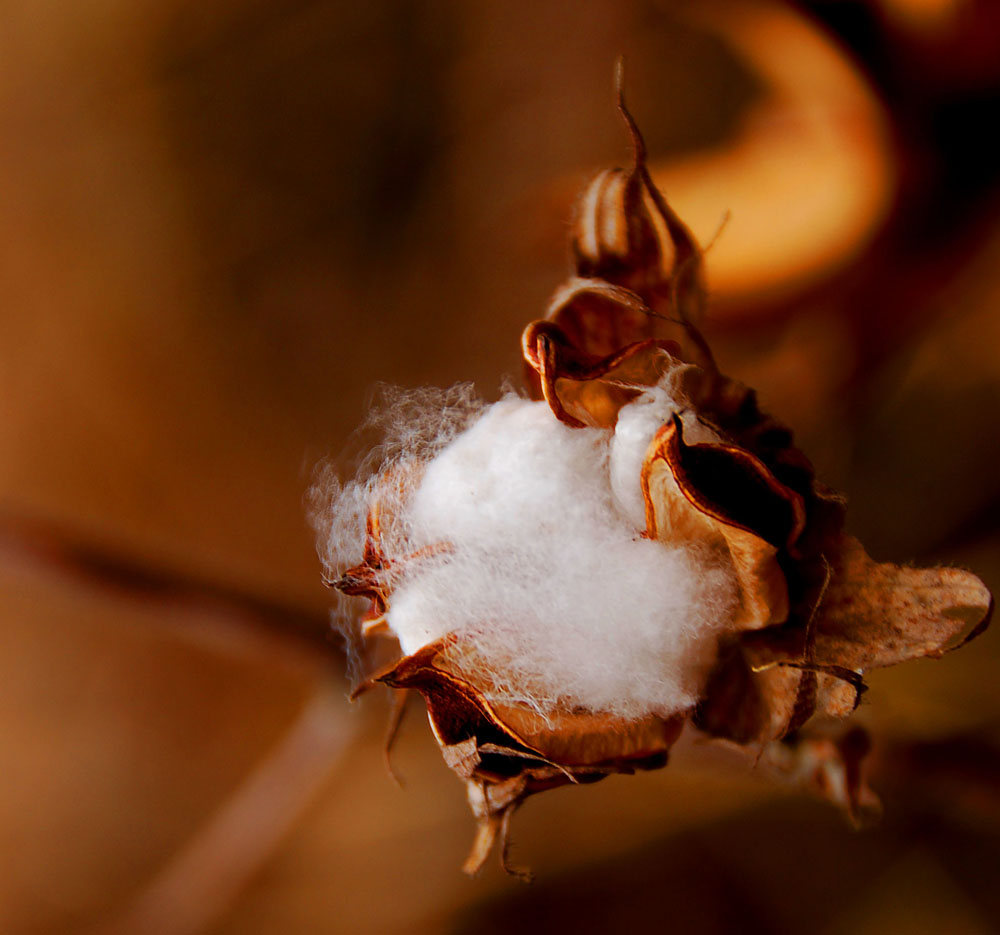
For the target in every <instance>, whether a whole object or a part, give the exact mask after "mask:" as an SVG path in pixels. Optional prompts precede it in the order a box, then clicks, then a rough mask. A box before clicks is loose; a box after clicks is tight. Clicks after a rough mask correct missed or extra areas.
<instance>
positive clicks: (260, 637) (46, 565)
mask: <svg viewBox="0 0 1000 935" xmlns="http://www.w3.org/2000/svg"><path fill="white" fill-rule="evenodd" d="M0 566H2V567H4V568H6V569H8V570H9V571H12V572H15V573H16V574H18V575H19V576H21V577H28V578H36V579H41V580H43V581H48V582H53V581H55V582H58V583H60V584H64V585H67V584H68V585H70V586H75V587H78V588H85V589H88V590H90V591H93V592H98V593H99V594H100V595H101V596H104V597H109V598H113V599H117V600H122V601H131V602H136V603H138V604H140V605H141V606H142V608H143V610H144V611H147V612H148V610H149V609H154V610H155V611H157V612H158V617H157V620H158V621H159V620H161V619H162V622H163V623H165V624H168V625H170V626H171V627H172V628H174V629H176V630H178V631H180V632H181V633H182V634H183V635H184V636H186V637H187V638H189V639H194V640H196V641H198V642H199V643H202V644H210V645H213V646H217V647H220V648H223V649H225V650H227V651H230V652H235V653H237V654H238V653H245V652H251V653H255V654H257V653H259V654H267V655H270V656H272V657H277V658H278V659H283V660H285V661H287V662H289V663H293V664H296V663H297V664H307V665H315V664H317V663H318V662H321V661H326V662H328V663H333V664H334V665H335V666H336V667H337V668H340V663H341V659H342V654H341V651H340V648H339V646H338V645H337V643H336V642H335V641H334V640H333V638H332V633H331V630H330V625H329V620H328V618H327V616H326V614H324V613H322V612H320V611H316V610H313V609H309V608H304V607H300V606H296V605H294V604H289V603H282V602H279V601H274V600H271V599H268V598H265V597H261V596H260V595H257V594H253V593H251V592H248V591H245V590H242V589H240V588H238V587H233V586H231V585H226V584H220V583H218V582H213V581H209V580H206V579H201V578H197V577H194V576H190V575H185V574H182V573H179V572H176V571H172V570H169V569H165V568H160V567H156V566H154V565H151V564H148V563H144V562H142V561H139V560H136V559H133V558H130V557H127V556H123V555H120V554H116V553H114V552H112V551H110V550H108V549H103V548H100V547H98V546H95V545H93V544H90V543H88V542H86V541H85V540H84V539H83V538H82V537H79V536H77V535H74V534H73V533H72V532H71V531H69V530H66V529H63V528H61V527H59V526H57V525H56V524H53V523H47V522H44V521H41V520H37V519H33V518H28V517H24V516H18V515H14V514H12V513H11V512H9V511H0Z"/></svg>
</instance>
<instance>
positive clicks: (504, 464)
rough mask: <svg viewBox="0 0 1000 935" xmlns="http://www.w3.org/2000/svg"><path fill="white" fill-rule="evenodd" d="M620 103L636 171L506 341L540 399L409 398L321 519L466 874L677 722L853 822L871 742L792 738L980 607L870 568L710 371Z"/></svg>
mask: <svg viewBox="0 0 1000 935" xmlns="http://www.w3.org/2000/svg"><path fill="white" fill-rule="evenodd" d="M619 107H620V110H621V114H622V116H623V118H624V119H625V122H626V125H627V127H628V129H629V131H630V134H631V137H632V141H633V146H634V152H635V158H634V163H633V165H632V166H631V168H629V169H614V170H610V171H607V172H604V173H602V174H601V175H600V176H598V178H597V179H595V181H594V182H593V183H592V184H591V185H590V187H589V188H588V189H587V190H586V192H585V193H584V196H583V198H582V200H581V203H580V211H579V217H578V218H577V220H576V224H575V228H574V230H573V236H572V249H573V255H574V258H575V266H576V270H575V275H574V276H573V278H571V279H570V280H569V281H568V282H567V283H566V284H565V285H563V286H562V287H561V288H560V289H559V290H557V292H556V294H555V297H554V298H553V300H552V303H551V305H550V307H549V309H548V313H547V315H546V317H545V318H544V319H543V320H539V321H535V322H532V323H531V324H529V325H528V326H527V328H525V331H524V335H523V350H524V358H525V361H526V365H527V370H528V378H529V384H530V387H531V391H532V395H533V396H534V398H535V400H538V401H535V400H533V399H527V398H524V397H521V396H517V395H514V394H508V395H507V396H505V397H504V398H503V399H501V400H500V401H499V402H497V403H494V404H492V405H487V404H486V403H483V402H481V401H477V400H476V399H475V398H474V396H472V394H471V393H470V392H469V391H468V388H460V389H458V390H452V391H443V392H440V393H433V392H429V391H421V394H420V396H419V398H415V397H401V398H400V399H399V400H397V403H396V405H395V407H393V408H392V409H391V410H390V413H389V419H388V422H387V441H386V444H385V445H384V446H383V448H382V455H383V457H382V460H381V462H380V463H379V464H378V465H376V466H374V467H371V468H370V469H369V470H368V471H367V473H364V474H363V475H362V476H361V477H359V478H358V479H357V480H354V481H351V482H349V483H347V484H339V483H334V485H333V487H332V489H328V490H326V497H325V501H324V502H325V503H326V504H327V506H326V507H325V508H324V509H322V510H320V511H319V513H318V514H317V516H316V523H317V527H318V529H319V531H320V538H321V551H322V553H323V557H324V559H325V562H326V565H327V570H328V574H329V576H330V578H329V583H330V584H331V585H332V586H333V587H334V588H336V589H337V590H338V591H340V592H342V593H343V594H345V595H349V596H352V597H356V598H362V599H364V601H365V602H366V604H365V609H364V610H363V612H359V614H358V618H357V620H356V621H355V625H356V628H357V631H358V633H359V634H360V635H361V636H363V637H364V638H372V639H374V638H377V637H379V636H380V635H387V636H390V637H393V638H394V639H395V640H396V641H398V645H399V647H400V650H401V652H402V657H401V658H398V659H397V661H395V662H393V663H392V664H391V665H389V666H388V667H386V668H384V669H383V670H381V671H379V672H376V673H375V674H373V675H371V676H370V677H369V678H368V679H366V680H365V681H364V682H363V683H362V684H361V686H360V688H359V691H361V690H364V689H365V688H368V687H370V686H372V685H375V684H383V685H387V686H389V687H390V688H392V689H395V690H397V691H398V692H401V693H405V692H411V691H415V692H418V693H419V694H420V695H422V696H423V698H424V701H425V702H426V706H427V712H428V716H429V718H430V723H431V726H432V728H433V731H434V735H435V737H436V738H437V740H438V742H439V743H440V745H441V749H442V752H443V754H444V758H445V761H446V762H447V763H448V765H449V766H450V767H451V768H452V769H453V770H454V771H455V773H457V774H458V776H459V777H461V779H462V780H464V781H465V783H466V784H467V787H468V796H469V802H470V805H471V807H472V810H473V813H474V814H475V816H476V818H477V820H478V822H479V833H478V835H477V837H476V840H475V845H474V847H473V850H472V853H471V855H470V857H469V860H468V862H467V864H466V869H467V870H468V871H469V872H474V871H476V870H478V869H479V867H480V866H481V865H482V863H483V861H484V860H485V859H486V857H487V856H488V854H489V853H490V852H491V850H492V849H493V847H494V845H495V844H496V842H497V840H498V839H500V840H501V848H500V849H501V854H502V855H503V854H504V852H505V850H506V848H505V838H506V832H507V828H508V824H509V821H510V816H511V814H512V813H513V811H514V810H515V809H516V808H517V807H518V806H519V805H520V804H521V803H522V802H523V801H524V800H525V799H526V798H527V797H528V796H530V795H533V794H534V793H536V792H541V791H544V790H546V789H552V788H555V787H557V786H562V785H565V784H567V783H586V782H594V781H596V780H599V779H602V778H603V777H605V776H607V775H609V774H611V773H631V772H634V771H635V770H646V769H657V768H659V767H662V766H664V765H665V764H666V762H667V756H668V752H669V750H670V748H671V746H672V744H673V743H674V742H675V741H676V740H677V738H678V736H679V734H680V732H681V730H682V728H683V727H684V725H685V724H689V725H691V726H692V728H693V729H696V730H698V731H701V732H702V733H703V734H705V735H707V736H709V737H711V738H720V739H723V740H726V741H729V742H731V743H734V744H737V745H742V746H743V747H745V748H746V749H747V750H748V752H749V753H750V754H751V756H753V757H755V758H760V760H761V761H762V762H764V763H765V764H770V766H771V767H772V768H774V769H775V770H776V771H778V772H780V773H782V774H785V775H787V776H790V777H792V778H797V779H798V780H799V781H801V782H803V783H805V784H807V785H810V786H812V787H813V788H815V789H816V790H818V791H819V792H821V794H823V795H825V796H826V797H827V798H830V799H831V800H832V801H835V802H838V803H839V804H841V805H842V806H843V807H844V808H845V810H846V811H847V812H848V813H849V814H850V815H851V816H852V818H853V819H854V820H856V821H858V822H861V821H865V820H867V819H869V818H870V817H871V816H872V815H873V814H874V813H875V812H876V810H877V799H876V798H875V797H874V794H873V793H872V792H871V790H869V789H868V787H867V786H866V785H865V784H864V781H863V778H862V776H861V765H860V763H861V759H862V757H863V755H864V752H865V750H866V749H867V745H866V743H864V742H861V741H860V740H859V739H858V738H859V736H860V735H859V734H858V732H857V731H854V732H851V733H849V734H848V735H847V737H846V739H845V740H844V741H842V742H841V743H839V744H838V743H835V742H833V741H831V740H828V739H824V738H820V737H809V736H807V735H805V734H804V733H803V732H802V729H803V727H804V726H805V725H806V724H807V722H809V721H810V719H811V718H813V717H815V716H816V715H833V716H836V717H843V716H845V715H848V714H850V713H851V712H852V711H853V710H854V708H855V707H856V706H857V703H858V700H859V698H860V696H861V693H862V692H863V691H864V681H863V678H864V674H865V673H866V672H867V671H868V670H870V669H873V668H876V667H879V666H886V665H894V664H896V663H898V662H903V661H905V660H907V659H914V658H918V657H921V656H940V655H941V654H942V653H943V652H945V651H947V650H948V649H950V648H954V647H956V646H958V645H961V643H963V642H965V641H967V640H968V639H970V638H972V637H973V636H975V635H977V634H978V633H980V632H982V630H983V629H985V627H986V624H987V622H988V619H989V615H990V610H991V606H992V599H991V596H990V594H989V592H988V590H987V589H986V587H985V586H984V585H983V583H982V582H981V581H980V580H979V579H978V578H977V577H975V576H974V575H973V574H971V573H969V572H966V571H962V570H959V569H955V568H932V569H917V568H908V567H904V566H899V565H891V564H881V563H877V562H874V561H872V560H871V559H870V558H869V557H868V555H867V554H866V553H865V551H864V549H863V548H862V546H861V545H860V543H858V542H857V540H855V539H853V538H852V537H850V536H849V535H847V534H846V533H845V532H844V531H843V521H844V501H843V499H842V498H841V497H839V496H838V495H837V494H835V493H833V492H832V491H830V490H828V489H827V488H825V487H824V486H823V485H822V484H820V483H819V482H818V481H817V480H816V478H815V477H814V474H813V469H812V466H811V465H810V463H809V460H808V459H807V458H806V457H805V455H803V454H802V452H800V451H799V450H798V449H797V448H796V447H795V446H794V444H793V442H792V436H791V433H790V432H789V431H788V429H787V428H785V427H784V426H783V425H781V424H780V423H779V422H777V421H775V420H774V419H773V418H771V417H770V416H768V415H767V414H765V413H763V412H761V410H760V409H759V408H758V405H757V400H756V397H755V395H754V392H753V390H751V389H748V388H747V387H745V386H742V385H740V384H739V383H736V382H734V381H732V380H730V379H729V378H727V377H725V376H723V375H722V374H721V373H719V371H718V369H717V367H716V365H715V361H714V359H713V356H712V353H711V350H710V348H709V346H708V344H707V343H706V342H705V340H704V338H703V337H702V335H701V333H700V331H699V329H698V323H699V321H700V318H701V313H702V307H703V304H704V290H703V287H702V280H701V254H700V252H699V249H698V246H697V245H696V244H695V242H694V239H693V238H692V236H691V234H690V232H689V231H688V229H687V228H686V227H685V226H684V224H683V223H682V222H681V221H680V219H679V218H678V217H677V216H676V215H675V214H674V213H673V211H672V210H671V209H670V207H669V206H668V205H667V203H666V201H665V200H664V198H663V196H662V195H661V194H660V193H659V192H658V191H657V190H656V188H655V187H654V186H653V184H652V182H651V180H650V176H649V172H648V171H647V169H646V160H645V148H644V144H643V141H642V137H641V136H640V134H639V131H638V129H637V128H636V126H635V124H634V122H633V120H632V118H631V116H630V115H629V113H628V111H627V109H626V107H625V104H624V101H623V100H622V99H621V96H620V95H619ZM394 418H395V422H394V421H393V419H394ZM503 859H504V863H505V866H506V861H505V857H504V858H503Z"/></svg>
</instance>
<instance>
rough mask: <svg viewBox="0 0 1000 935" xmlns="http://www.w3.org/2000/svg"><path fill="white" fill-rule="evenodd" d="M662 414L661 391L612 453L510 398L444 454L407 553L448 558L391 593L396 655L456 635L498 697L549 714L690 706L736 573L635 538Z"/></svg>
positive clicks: (422, 492) (416, 498) (424, 490)
mask: <svg viewBox="0 0 1000 935" xmlns="http://www.w3.org/2000/svg"><path fill="white" fill-rule="evenodd" d="M669 405H670V403H669V399H668V397H667V394H666V392H665V391H662V390H661V391H658V394H657V395H654V396H652V397H651V398H650V400H649V401H648V402H645V403H643V405H641V406H637V407H636V411H635V413H634V417H632V416H627V417H626V423H625V433H624V435H623V440H622V442H621V443H618V442H617V441H615V440H612V438H611V435H610V433H609V432H607V431H605V430H599V429H571V428H568V427H566V426H565V425H562V424H561V423H559V422H558V421H557V420H556V419H555V418H554V417H553V415H552V413H551V411H550V410H549V408H548V407H547V406H546V405H545V404H544V403H533V402H529V401H526V400H523V399H517V398H507V399H504V400H502V401H501V402H499V403H497V404H495V405H493V406H491V407H488V408H487V409H486V410H485V411H484V412H483V414H482V415H481V416H480V417H479V418H478V419H477V420H476V421H475V422H474V423H473V424H472V425H471V427H470V428H468V429H467V430H466V431H465V432H464V433H462V434H460V435H458V436H457V437H456V438H455V439H454V440H453V441H451V442H450V443H449V444H448V445H447V446H446V447H445V448H443V449H442V450H441V452H440V453H439V454H438V455H437V457H436V458H434V460H433V461H431V462H430V463H429V464H428V465H426V467H425V468H424V470H423V473H422V476H421V478H420V480H419V483H418V485H417V486H416V489H415V490H413V491H412V494H411V496H410V499H409V502H408V504H407V506H406V528H407V530H408V534H409V536H410V543H409V544H410V546H411V548H412V549H416V548H422V547H427V546H434V545H436V544H437V545H440V544H442V543H447V551H444V552H438V553H437V554H435V555H433V556H431V557H426V558H420V559H416V560H414V561H412V562H409V563H408V564H407V565H406V567H405V568H404V570H403V572H402V577H401V579H400V580H399V581H398V582H396V586H395V590H394V591H393V594H392V597H391V601H390V608H389V613H388V617H387V619H388V622H389V625H390V626H391V627H392V629H393V631H394V632H395V633H396V634H397V636H398V637H399V639H400V643H401V646H402V649H403V651H404V652H406V653H412V652H413V651H415V650H416V649H418V648H420V647H421V646H423V645H426V644H427V643H429V642H431V641H433V640H435V639H438V638H440V637H441V636H444V635H445V634H447V633H453V632H454V633H459V634H461V636H462V638H463V641H465V642H467V643H469V644H470V645H472V646H473V647H474V648H475V651H476V653H477V656H478V657H479V658H480V659H482V660H484V661H485V662H484V665H486V666H487V668H488V669H489V672H488V673H485V674H486V675H487V676H488V680H491V681H492V684H493V690H494V693H495V695H496V696H497V697H499V698H500V699H502V700H506V701H517V702H521V703H527V704H530V705H532V706H534V707H535V708H536V709H538V710H540V711H542V712H543V713H544V712H545V711H546V710H551V709H552V708H553V707H555V706H562V707H583V708H588V709H591V710H598V711H607V712H610V713H614V714H619V715H622V716H629V717H637V716H641V715H644V714H649V713H657V714H664V715H666V714H672V713H675V712H677V711H680V710H683V709H685V708H688V707H690V706H691V705H692V704H693V703H694V702H695V701H696V699H697V696H698V691H699V689H700V687H701V683H702V681H703V679H704V676H705V668H706V665H707V662H708V659H709V657H710V656H711V653H712V650H713V649H714V644H715V639H716V637H717V635H718V633H719V632H720V631H721V630H722V629H723V628H724V626H725V622H726V620H727V619H729V617H730V616H731V613H732V609H733V607H734V604H735V600H736V597H735V584H734V581H733V578H732V574H731V572H729V571H728V570H726V569H724V568H723V567H721V566H720V565H719V564H718V560H717V559H716V558H715V557H714V556H712V555H709V554H708V553H703V552H701V551H699V550H697V549H691V548H690V547H685V546H681V545H676V546H670V545H665V544H663V543H660V542H654V541H650V540H647V539H645V538H641V537H640V536H639V535H638V534H637V527H638V528H641V525H643V524H642V523H639V524H637V523H636V522H634V517H635V516H636V515H637V511H636V505H635V498H633V499H632V502H631V503H630V504H629V503H627V497H628V496H629V494H627V493H626V495H625V496H624V497H623V496H622V493H621V491H623V490H626V486H625V480H626V478H627V471H628V470H629V465H634V473H633V474H632V482H633V483H634V484H635V485H636V487H638V483H639V481H638V477H639V467H640V466H641V463H642V455H644V453H645V447H646V445H648V441H649V438H651V437H652V434H653V433H654V432H655V430H656V428H658V427H659V425H660V424H662V421H663V420H662V419H659V414H660V413H662V412H664V407H668V406H669ZM657 420H659V421H657ZM654 422H655V423H656V424H655V425H654V424H653V423H654ZM644 437H645V442H644V443H643V438H644ZM616 445H617V448H616ZM609 450H610V463H609ZM637 452H638V454H637ZM616 457H617V459H618V460H617V464H616V462H615V459H616ZM615 471H617V476H619V478H620V480H619V483H618V485H617V486H616V485H615V484H614V483H613V477H614V476H616V475H615V474H614V472H615ZM613 487H615V489H614V491H613V489H612V488H613ZM618 488H620V489H618ZM636 497H637V498H638V500H639V502H640V504H641V493H640V492H639V491H638V490H636ZM623 500H626V505H625V507H624V508H623V506H622V505H621V504H622V501H623ZM623 510H624V511H631V516H629V519H627V520H626V519H623V515H622V513H623ZM641 512H642V513H643V514H644V510H642V511H641ZM626 515H627V516H628V515H629V514H628V512H626Z"/></svg>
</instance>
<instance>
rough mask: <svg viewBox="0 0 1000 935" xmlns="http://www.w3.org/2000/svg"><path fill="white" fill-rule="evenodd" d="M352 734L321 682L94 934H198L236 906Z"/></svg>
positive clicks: (339, 699)
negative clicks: (225, 796)
mask: <svg viewBox="0 0 1000 935" xmlns="http://www.w3.org/2000/svg"><path fill="white" fill-rule="evenodd" d="M351 732H352V731H351V728H350V725H349V721H348V716H347V713H346V707H345V704H344V696H343V692H342V690H340V688H339V687H337V686H336V685H335V684H334V683H333V682H332V681H330V680H324V681H323V682H322V683H321V684H320V685H319V687H318V688H317V690H316V692H315V694H314V695H313V697H312V699H311V700H310V701H309V702H307V704H306V706H305V707H304V708H303V710H302V712H301V713H300V715H299V717H298V719H297V720H296V722H295V723H294V724H293V725H292V727H291V728H290V729H289V731H288V733H287V734H286V735H285V736H284V738H283V739H282V740H281V741H279V743H278V745H277V747H276V748H275V749H274V750H273V752H272V753H271V754H270V755H269V756H268V757H267V758H266V759H265V760H264V761H263V762H261V763H260V765H259V766H258V767H257V768H256V769H255V770H254V771H253V772H252V773H251V774H250V775H249V776H248V777H247V779H246V780H245V781H244V782H243V784H242V785H241V786H240V787H239V788H238V789H237V790H236V792H235V793H234V794H233V796H232V797H231V798H230V799H229V800H228V801H227V802H226V803H224V804H223V805H222V806H221V807H220V808H219V810H218V811H217V812H216V813H215V814H214V815H213V816H212V817H211V818H210V819H209V821H208V822H207V823H206V824H205V825H204V827H202V829H201V830H200V831H198V832H197V833H196V834H195V836H194V837H193V838H192V839H191V841H189V842H188V844H187V845H186V846H185V847H182V848H181V849H180V850H179V851H178V852H177V853H176V854H175V855H174V856H173V857H171V858H170V859H169V860H168V862H167V863H166V865H165V866H164V867H163V868H162V869H161V870H160V872H159V873H158V874H156V876H155V877H154V878H153V879H152V881H150V882H149V883H148V884H147V885H146V886H145V887H144V888H143V889H142V890H141V891H140V892H139V894H138V895H137V896H136V897H135V899H134V900H133V901H132V903H131V904H130V905H129V906H128V907H127V909H126V910H125V912H124V913H123V915H121V916H120V917H119V918H117V919H115V920H114V921H112V922H111V923H110V924H108V925H105V926H102V927H100V928H99V929H97V930H95V931H94V933H93V935H199V933H203V932H206V931H208V930H209V929H210V928H211V926H212V925H214V924H215V923H217V922H218V921H219V920H220V919H221V918H222V917H223V916H224V915H225V913H226V912H227V911H229V910H230V909H231V908H232V906H233V905H234V904H235V903H236V901H237V899H238V897H239V895H240V893H241V892H242V891H243V890H244V888H245V887H246V886H247V884H248V883H249V882H250V881H251V879H252V877H253V876H254V874H255V873H256V872H257V871H258V870H260V868H261V867H262V865H263V864H264V862H265V861H266V860H267V858H268V857H270V855H271V854H272V853H273V852H274V850H275V849H276V848H277V846H278V845H279V844H280V843H281V840H282V838H283V837H284V836H285V835H286V834H287V832H288V831H289V830H290V829H291V827H292V826H293V825H294V823H295V821H296V820H297V819H298V818H299V816H300V815H301V814H302V812H303V811H304V810H305V809H306V808H307V806H308V805H309V804H310V803H311V802H312V801H313V799H314V798H315V796H316V795H317V794H318V793H319V792H320V790H321V789H322V787H323V783H324V781H325V780H326V779H327V778H328V777H329V775H330V774H331V772H332V771H333V769H334V767H335V766H336V764H337V762H338V761H339V758H340V755H341V753H342V751H343V749H344V747H345V746H346V744H347V742H348V740H349V738H350V735H351Z"/></svg>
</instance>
